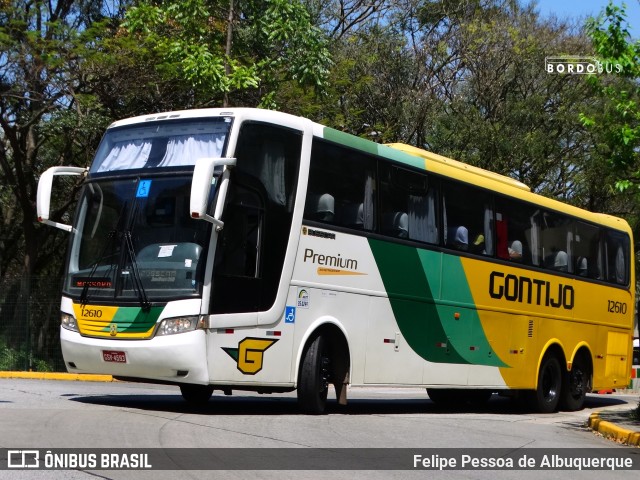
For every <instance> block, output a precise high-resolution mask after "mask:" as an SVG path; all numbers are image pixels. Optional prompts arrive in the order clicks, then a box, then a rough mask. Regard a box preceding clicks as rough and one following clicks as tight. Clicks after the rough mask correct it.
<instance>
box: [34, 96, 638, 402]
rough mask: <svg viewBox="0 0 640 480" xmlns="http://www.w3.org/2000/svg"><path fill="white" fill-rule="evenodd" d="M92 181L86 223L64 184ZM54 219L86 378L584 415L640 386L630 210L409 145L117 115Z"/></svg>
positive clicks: (44, 216) (218, 120)
mask: <svg viewBox="0 0 640 480" xmlns="http://www.w3.org/2000/svg"><path fill="white" fill-rule="evenodd" d="M57 175H82V176H84V179H83V182H84V186H83V189H82V192H81V195H80V198H79V202H78V207H77V212H76V215H75V219H74V220H73V223H72V224H71V225H66V224H63V223H61V222H60V219H56V218H50V210H51V209H50V201H51V192H52V181H53V178H54V177H55V176H57ZM37 206H38V219H39V221H41V222H44V223H47V224H51V225H54V226H57V227H59V228H62V229H65V230H67V231H69V232H70V237H71V238H70V242H69V253H68V261H67V265H66V274H65V280H64V289H63V295H62V301H61V306H60V308H61V329H60V338H61V343H62V352H63V356H64V362H65V364H66V367H67V369H68V370H69V371H70V372H77V373H102V374H111V375H114V376H115V377H117V378H122V379H128V380H138V381H146V382H163V383H167V384H173V385H177V386H179V387H180V389H181V392H182V395H183V396H184V398H185V399H187V400H188V401H192V402H205V401H207V400H209V398H210V396H211V394H212V392H213V391H214V390H220V391H224V392H225V393H227V394H228V393H231V392H232V391H233V390H251V391H258V392H264V393H273V392H288V391H293V390H297V395H298V400H299V404H300V406H301V408H302V410H303V411H305V412H308V413H321V412H323V411H324V409H325V406H326V401H327V391H328V388H329V385H331V384H332V385H333V386H334V387H335V392H336V398H337V401H338V402H339V403H340V404H344V403H345V402H346V401H347V387H348V385H358V386H366V385H371V386H402V387H406V386H414V387H415V386H419V387H425V388H426V389H427V391H428V394H429V397H430V398H431V399H432V400H434V401H436V402H446V403H450V402H480V401H485V400H487V399H488V398H489V397H490V395H491V394H492V393H495V392H501V393H506V394H513V395H518V396H520V397H522V398H525V399H527V400H528V403H529V405H530V406H531V408H533V409H535V410H537V411H541V412H552V411H554V410H556V409H558V408H563V409H570V410H574V409H579V408H581V407H582V405H583V402H584V398H585V394H586V393H587V392H590V391H593V390H599V389H610V388H615V387H622V386H625V385H627V383H628V380H629V372H630V368H631V357H632V353H631V352H632V346H631V338H632V329H633V315H634V286H635V279H634V264H633V259H634V255H633V252H632V244H633V242H632V240H631V231H630V229H629V226H628V225H627V223H626V222H625V221H624V220H622V219H619V218H614V217H611V216H607V215H603V214H596V213H590V212H587V211H585V210H581V209H579V208H575V207H572V206H569V205H565V204H563V203H560V202H557V201H554V200H550V199H548V198H544V197H542V196H539V195H536V194H534V193H532V192H530V191H529V188H527V187H526V186H525V185H523V184H522V183H519V182H517V181H515V180H512V179H510V178H507V177H503V176H501V175H497V174H493V173H491V172H488V171H485V170H481V169H479V168H475V167H471V166H469V165H465V164H462V163H460V162H456V161H454V160H450V159H447V158H444V157H441V156H438V155H435V154H432V153H429V152H426V151H424V150H420V149H417V148H413V147H409V146H406V145H389V146H384V145H379V144H376V143H373V142H370V141H367V140H364V139H361V138H357V137H354V136H351V135H348V134H345V133H341V132H339V131H336V130H333V129H330V128H326V127H323V126H322V125H319V124H316V123H313V122H311V121H310V120H306V119H303V118H299V117H295V116H292V115H288V114H284V113H278V112H273V111H267V110H258V109H240V108H238V109H234V108H231V109H200V110H191V111H177V112H169V113H163V114H156V115H147V116H141V117H136V118H131V119H127V120H121V121H117V122H115V123H113V124H112V125H111V126H110V127H109V128H108V130H107V131H106V134H105V136H104V138H103V140H102V142H101V144H100V146H99V148H98V150H97V153H96V156H95V159H94V161H93V163H92V164H91V166H90V167H88V168H87V169H83V168H76V167H54V168H52V169H49V170H48V171H46V172H45V173H44V174H43V175H42V177H41V179H40V181H39V185H38V200H37Z"/></svg>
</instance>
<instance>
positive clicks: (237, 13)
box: [123, 0, 330, 107]
mask: <svg viewBox="0 0 640 480" xmlns="http://www.w3.org/2000/svg"><path fill="white" fill-rule="evenodd" d="M123 26H124V27H125V29H126V32H128V33H129V34H130V35H132V37H133V38H134V39H135V40H136V41H137V42H139V43H140V44H141V45H142V46H143V48H144V49H146V51H148V52H149V54H150V55H151V57H152V58H153V60H152V61H153V63H154V64H155V68H156V70H157V72H158V73H159V75H160V78H162V79H165V80H174V81H180V82H182V84H183V85H184V87H185V88H188V89H189V90H190V91H191V92H192V102H191V105H193V106H205V105H216V106H220V105H222V104H237V105H244V106H252V105H253V106H258V105H259V106H264V107H274V106H275V104H274V101H273V99H274V95H275V92H276V91H277V89H278V87H279V85H281V84H283V83H286V82H290V81H293V82H295V83H297V84H299V85H302V86H305V87H310V88H314V89H318V90H321V89H323V88H324V87H325V85H326V79H327V75H328V69H329V66H330V58H329V52H328V50H327V48H326V44H325V39H324V36H323V35H322V34H321V32H320V30H318V29H317V28H316V27H314V26H313V25H312V24H311V23H310V19H309V14H308V12H307V10H306V9H305V8H304V6H303V5H302V4H301V3H299V2H291V1H288V0H267V1H257V0H256V1H252V0H246V1H237V0H236V1H235V2H234V1H226V2H225V1H213V2H210V1H205V0H188V1H176V0H167V1H163V2H158V3H156V2H146V1H141V2H139V3H138V4H137V5H136V6H135V7H133V8H131V9H129V10H128V11H127V14H126V19H125V22H124V24H123Z"/></svg>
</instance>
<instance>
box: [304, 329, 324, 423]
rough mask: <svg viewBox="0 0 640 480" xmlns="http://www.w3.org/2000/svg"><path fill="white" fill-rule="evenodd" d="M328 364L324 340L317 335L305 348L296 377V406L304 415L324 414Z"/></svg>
mask: <svg viewBox="0 0 640 480" xmlns="http://www.w3.org/2000/svg"><path fill="white" fill-rule="evenodd" d="M329 364H330V359H329V356H328V352H327V349H326V339H325V337H324V336H322V335H318V336H316V338H314V339H313V340H312V341H311V343H310V344H309V346H308V347H307V348H306V350H305V352H304V354H303V357H302V362H301V364H300V373H299V375H298V392H297V394H298V405H299V406H300V409H301V410H302V411H303V412H304V413H307V414H310V415H320V414H322V413H324V410H325V407H326V405H327V393H328V392H329V372H330V369H329Z"/></svg>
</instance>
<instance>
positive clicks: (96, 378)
mask: <svg viewBox="0 0 640 480" xmlns="http://www.w3.org/2000/svg"><path fill="white" fill-rule="evenodd" d="M0 378H26V379H35V380H69V381H80V382H113V381H114V380H113V377H112V376H111V375H90V374H85V373H54V372H0Z"/></svg>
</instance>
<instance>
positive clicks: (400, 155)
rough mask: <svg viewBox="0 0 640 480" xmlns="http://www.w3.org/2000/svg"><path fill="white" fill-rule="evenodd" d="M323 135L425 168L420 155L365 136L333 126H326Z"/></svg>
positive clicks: (326, 138) (375, 153) (335, 141)
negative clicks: (358, 135)
mask: <svg viewBox="0 0 640 480" xmlns="http://www.w3.org/2000/svg"><path fill="white" fill-rule="evenodd" d="M322 136H323V138H324V139H325V140H329V141H330V142H334V143H339V144H340V145H345V146H347V147H351V148H354V149H356V150H360V151H363V152H367V153H369V154H371V155H379V156H381V157H386V158H389V159H391V160H395V161H397V162H401V163H405V164H407V165H411V166H412V167H416V168H420V169H422V170H424V169H425V164H424V160H423V159H422V158H420V157H416V156H415V155H409V154H408V153H405V152H402V151H400V150H397V149H395V148H391V147H387V146H386V145H381V144H379V143H373V142H371V141H369V140H366V139H364V138H360V137H354V136H353V135H349V134H348V133H344V132H341V131H339V130H334V129H333V128H329V127H325V128H324V130H323V131H322Z"/></svg>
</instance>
